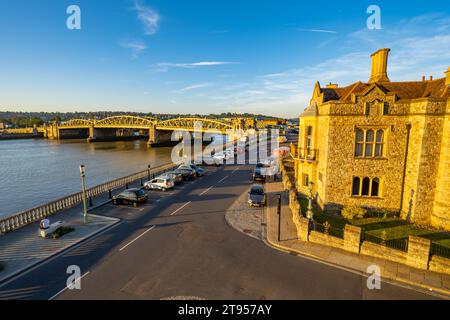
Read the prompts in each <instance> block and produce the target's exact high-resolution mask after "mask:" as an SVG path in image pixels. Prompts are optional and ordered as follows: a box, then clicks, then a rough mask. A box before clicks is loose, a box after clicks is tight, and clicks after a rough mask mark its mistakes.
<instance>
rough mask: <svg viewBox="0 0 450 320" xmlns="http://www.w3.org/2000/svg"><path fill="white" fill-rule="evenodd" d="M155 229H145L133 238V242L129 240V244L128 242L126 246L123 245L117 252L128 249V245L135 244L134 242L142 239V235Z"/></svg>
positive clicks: (152, 227)
mask: <svg viewBox="0 0 450 320" xmlns="http://www.w3.org/2000/svg"><path fill="white" fill-rule="evenodd" d="M154 228H155V226H151V228H149V229H147V230H146V231H144V232H143V233H141V235H139V236H137V237H136V238H134V239H133V240H131V241H130V242H128V243H127V244H126V245H124V246H123V247H122V248H120V249H119V251H122V250H123V249H125V248H126V247H128V246H129V245H130V244H132V243H133V242H135V241H136V240H138V239H139V238H140V237H142V236H143V235H145V234H146V233H147V232H149V231H152V230H153V229H154Z"/></svg>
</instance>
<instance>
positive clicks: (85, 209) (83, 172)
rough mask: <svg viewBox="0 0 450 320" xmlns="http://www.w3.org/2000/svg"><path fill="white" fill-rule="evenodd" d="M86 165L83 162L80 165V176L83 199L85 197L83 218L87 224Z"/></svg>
mask: <svg viewBox="0 0 450 320" xmlns="http://www.w3.org/2000/svg"><path fill="white" fill-rule="evenodd" d="M85 172H86V171H85V167H84V164H82V165H81V166H80V177H81V194H82V199H83V218H84V223H85V224H87V223H88V217H87V207H86V185H85V183H84V178H85V176H86V175H85Z"/></svg>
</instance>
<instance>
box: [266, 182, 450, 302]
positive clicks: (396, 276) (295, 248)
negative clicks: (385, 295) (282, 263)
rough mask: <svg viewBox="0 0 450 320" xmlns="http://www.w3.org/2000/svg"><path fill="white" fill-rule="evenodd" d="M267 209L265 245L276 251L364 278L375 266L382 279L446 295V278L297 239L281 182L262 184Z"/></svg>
mask: <svg viewBox="0 0 450 320" xmlns="http://www.w3.org/2000/svg"><path fill="white" fill-rule="evenodd" d="M266 192H267V193H268V206H267V209H266V210H265V214H266V223H267V227H266V238H267V242H268V243H269V244H270V245H271V246H273V247H275V248H278V249H280V250H283V251H288V252H290V253H295V254H299V255H302V256H307V257H310V258H313V259H316V260H320V261H322V262H325V263H329V264H332V265H334V266H338V267H342V268H345V269H348V270H350V271H353V272H356V273H360V274H361V275H367V273H366V272H367V267H368V266H370V265H377V266H379V267H380V269H381V277H382V279H383V280H393V281H396V282H399V283H401V284H404V285H408V286H412V287H419V288H421V289H424V290H428V291H435V292H437V293H440V294H443V295H445V296H447V297H448V296H450V276H448V275H444V274H440V273H435V272H431V271H427V270H419V269H415V268H412V267H409V266H407V265H403V264H400V263H396V262H393V261H387V260H383V259H379V258H375V257H370V256H365V255H360V254H354V253H351V252H347V251H344V250H341V249H338V248H333V247H328V246H323V245H319V244H315V243H311V242H304V241H300V240H297V232H296V227H295V225H294V223H293V221H292V214H291V211H290V209H289V196H288V193H287V191H283V187H282V184H281V182H273V183H267V184H266ZM277 194H282V198H281V232H280V235H281V237H280V239H281V241H279V240H278V231H279V229H278V228H279V223H278V221H279V216H278V214H277Z"/></svg>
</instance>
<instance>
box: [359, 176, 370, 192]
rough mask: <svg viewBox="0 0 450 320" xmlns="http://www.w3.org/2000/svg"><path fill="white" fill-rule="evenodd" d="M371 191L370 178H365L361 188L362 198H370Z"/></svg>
mask: <svg viewBox="0 0 450 320" xmlns="http://www.w3.org/2000/svg"><path fill="white" fill-rule="evenodd" d="M369 190H370V178H368V177H365V178H364V179H363V180H362V188H361V195H362V196H368V195H369Z"/></svg>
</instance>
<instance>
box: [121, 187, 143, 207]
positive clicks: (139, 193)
mask: <svg viewBox="0 0 450 320" xmlns="http://www.w3.org/2000/svg"><path fill="white" fill-rule="evenodd" d="M147 200H148V196H147V193H146V192H145V190H144V189H137V188H134V189H128V190H125V191H122V192H121V193H119V194H118V195H116V196H114V197H112V203H113V204H115V205H119V204H132V205H133V206H134V207H137V206H138V205H139V204H142V203H145V202H146V201H147Z"/></svg>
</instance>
